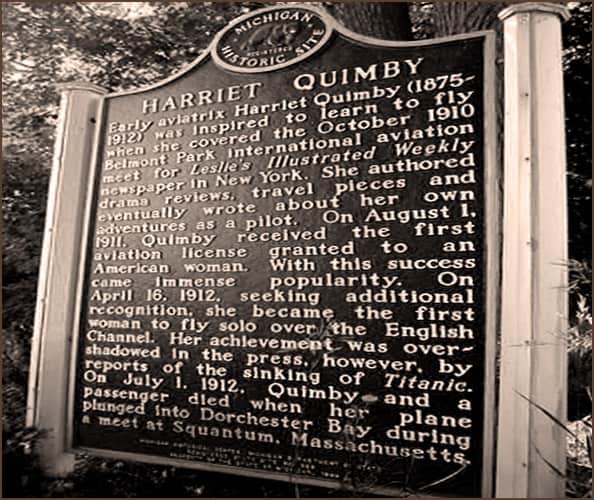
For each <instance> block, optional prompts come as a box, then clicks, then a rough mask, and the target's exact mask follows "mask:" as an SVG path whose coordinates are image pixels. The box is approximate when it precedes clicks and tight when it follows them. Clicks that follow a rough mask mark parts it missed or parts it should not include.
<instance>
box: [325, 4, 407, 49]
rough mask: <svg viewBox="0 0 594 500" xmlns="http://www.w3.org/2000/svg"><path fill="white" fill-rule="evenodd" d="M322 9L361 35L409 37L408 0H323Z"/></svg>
mask: <svg viewBox="0 0 594 500" xmlns="http://www.w3.org/2000/svg"><path fill="white" fill-rule="evenodd" d="M324 7H325V8H326V10H327V11H328V12H329V13H330V14H331V15H332V16H334V17H335V18H336V19H337V20H338V21H339V22H340V23H341V24H343V25H344V26H345V27H347V28H348V29H350V30H351V31H354V32H356V33H359V34H361V35H366V36H371V37H375V38H382V39H384V40H410V39H411V38H412V28H411V22H410V16H409V14H408V3H402V2H396V3H392V2H352V3H343V2H336V3H334V2H332V3H330V2H324Z"/></svg>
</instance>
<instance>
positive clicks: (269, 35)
mask: <svg viewBox="0 0 594 500" xmlns="http://www.w3.org/2000/svg"><path fill="white" fill-rule="evenodd" d="M331 34H332V30H331V29H330V28H329V27H328V25H327V24H326V21H325V20H324V19H323V17H322V15H320V14H319V13H318V12H317V11H315V10H313V9H310V8H307V7H301V6H300V7H291V6H284V7H268V8H265V9H260V10H257V11H255V12H251V13H249V14H246V15H245V16H241V17H239V18H237V19H236V20H234V21H232V22H231V23H230V24H229V25H228V26H227V27H226V28H225V29H224V30H223V31H221V32H220V33H219V34H218V35H217V37H216V38H215V41H214V50H213V59H214V60H215V62H216V63H217V64H218V65H219V66H222V67H223V68H225V69H229V70H231V71H237V72H242V73H260V72H265V71H273V70H275V69H279V68H284V67H287V66H290V65H292V64H295V63H297V62H299V61H302V60H304V59H306V58H308V57H309V56H311V55H312V54H313V53H314V52H315V51H317V50H318V49H319V48H321V47H322V46H323V45H324V44H325V43H326V41H327V40H328V38H330V35H331Z"/></svg>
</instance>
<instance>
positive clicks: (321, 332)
mask: <svg viewBox="0 0 594 500" xmlns="http://www.w3.org/2000/svg"><path fill="white" fill-rule="evenodd" d="M492 69H493V54H492V38H491V34H489V33H477V34H472V35H468V36H459V37H453V38H450V39H442V40H434V41H431V42H416V43H396V42H386V41H382V40H374V39H369V38H363V37H359V36H358V35H355V34H353V33H350V32H347V31H345V30H344V29H343V28H339V27H338V26H337V25H336V24H335V23H334V22H333V21H332V20H331V19H330V18H328V17H326V16H325V15H324V14H322V13H320V12H319V11H318V10H316V9H312V8H310V7H305V6H295V7H293V6H291V7H286V6H285V7H273V8H268V9H263V10H260V11H256V12H254V13H251V14H249V15H247V16H244V17H242V18H239V19H238V20H236V21H234V22H233V23H231V24H230V25H229V26H228V27H227V28H226V29H225V30H224V31H223V32H222V33H221V34H219V35H218V36H217V38H216V39H215V41H214V42H213V45H212V46H211V49H210V50H209V51H208V53H206V54H205V55H203V56H202V57H201V58H200V59H199V60H198V61H196V63H195V64H194V65H193V66H192V67H191V68H190V69H188V70H186V71H185V72H183V73H182V74H180V75H177V76H176V77H173V78H171V79H169V80H168V81H166V82H163V83H162V84H159V85H156V86H153V87H150V88H147V89H142V90H139V91H134V92H126V93H121V94H112V95H108V96H106V97H105V100H104V106H103V116H102V123H101V127H100V133H99V137H98V140H97V154H96V164H95V167H94V168H95V169H96V172H95V175H94V181H93V185H92V186H91V187H90V189H89V191H90V198H89V213H88V220H89V223H88V228H87V231H86V234H85V245H86V249H87V251H86V262H85V264H84V269H83V270H82V273H84V279H83V280H82V281H83V285H82V287H81V293H80V304H79V306H80V321H79V325H78V326H77V328H76V329H77V331H78V336H77V339H76V342H75V354H74V356H73V358H74V361H73V369H72V387H71V412H70V413H71V414H70V428H71V432H70V434H71V446H72V448H74V449H79V450H86V451H91V452H94V453H98V454H103V455H107V456H117V457H122V458H133V459H137V460H145V461H151V462H158V463H169V464H176V465H181V466H186V467H197V468H203V469H209V470H217V471H222V472H231V473H238V474H246V475H251V476H257V477H266V478H273V479H284V480H291V481H296V482H303V483H310V484H319V485H327V486H337V485H343V486H345V487H351V488H356V489H359V490H361V491H371V490H373V491H378V492H385V493H396V492H398V491H402V490H406V491H411V492H414V491H417V492H421V493H425V492H434V493H439V494H442V493H443V494H450V495H458V496H480V495H481V493H485V492H488V491H489V489H490V467H491V454H492V406H491V405H492V402H493V401H492V400H493V378H494V375H493V371H492V366H493V362H494V359H493V357H494V356H493V352H492V351H493V344H494V340H493V339H494V333H495V332H494V317H495V316H494V314H495V312H494V310H492V309H493V307H494V304H495V300H494V294H495V283H496V268H497V266H496V264H495V262H496V259H495V257H494V255H495V253H496V231H495V226H496V223H497V222H496V220H497V219H496V218H497V210H496V204H495V198H494V196H495V195H494V193H495V192H496V184H495V174H494V170H493V169H494V165H493V160H492V158H493V154H494V147H495V145H494V142H493V125H492V116H493V94H492V86H493V75H492ZM487 496H488V495H487Z"/></svg>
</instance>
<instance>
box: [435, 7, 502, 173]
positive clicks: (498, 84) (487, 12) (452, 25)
mask: <svg viewBox="0 0 594 500" xmlns="http://www.w3.org/2000/svg"><path fill="white" fill-rule="evenodd" d="M504 7H505V3H503V2H435V3H434V7H433V26H434V29H435V36H436V37H443V36H450V35H456V34H460V33H469V32H472V31H481V30H494V31H495V33H496V37H495V88H496V96H497V98H496V102H495V109H496V121H497V124H496V127H497V128H496V130H497V145H498V147H497V164H498V165H503V105H504V101H503V23H502V22H501V21H500V20H499V18H498V17H497V14H499V12H500V11H501V10H502V9H503V8H504Z"/></svg>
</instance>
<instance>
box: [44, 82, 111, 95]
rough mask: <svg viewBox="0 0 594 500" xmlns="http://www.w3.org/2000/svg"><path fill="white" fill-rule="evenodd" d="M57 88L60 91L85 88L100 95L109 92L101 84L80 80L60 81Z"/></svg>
mask: <svg viewBox="0 0 594 500" xmlns="http://www.w3.org/2000/svg"><path fill="white" fill-rule="evenodd" d="M55 88H56V90H57V91H58V92H68V91H69V90H84V91H86V92H92V93H93V94H99V95H104V94H107V93H108V90H107V89H104V88H103V87H99V85H95V84H93V83H88V82H80V81H73V82H64V83H58V84H57V85H56V87H55Z"/></svg>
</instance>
